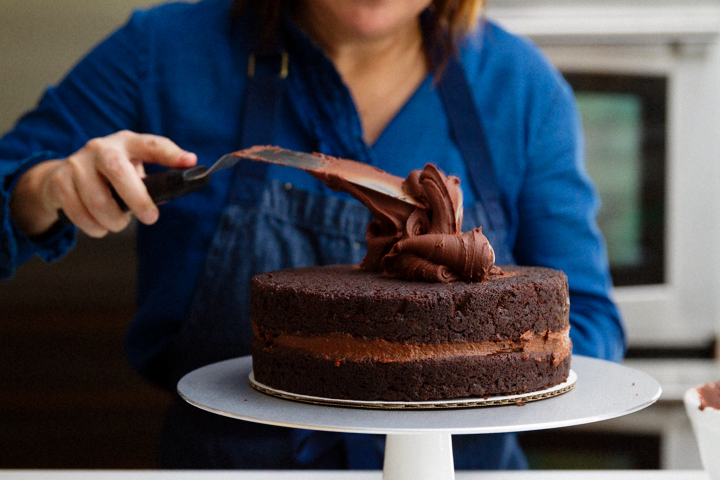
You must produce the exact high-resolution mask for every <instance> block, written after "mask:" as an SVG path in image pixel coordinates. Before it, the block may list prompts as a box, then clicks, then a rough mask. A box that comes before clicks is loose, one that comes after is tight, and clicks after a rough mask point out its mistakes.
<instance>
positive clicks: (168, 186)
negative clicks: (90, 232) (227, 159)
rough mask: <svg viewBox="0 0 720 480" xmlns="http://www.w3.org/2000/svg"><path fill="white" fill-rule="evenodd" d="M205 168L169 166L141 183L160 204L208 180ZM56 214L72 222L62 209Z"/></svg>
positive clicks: (121, 203)
mask: <svg viewBox="0 0 720 480" xmlns="http://www.w3.org/2000/svg"><path fill="white" fill-rule="evenodd" d="M207 169H208V168H207V167H206V166H205V165H197V166H195V167H192V168H184V169H179V168H171V169H168V170H163V171H161V172H157V173H153V174H150V175H148V176H146V177H145V178H143V183H145V187H147V190H148V193H149V194H150V197H151V198H152V199H153V201H154V202H155V204H157V205H160V204H162V203H165V202H167V201H169V200H172V199H173V198H178V197H182V196H183V195H187V194H188V193H192V192H194V191H195V190H197V189H199V188H200V187H202V186H204V185H206V184H207V183H208V182H209V181H210V175H204V173H205V172H206V171H207ZM110 193H111V194H112V196H113V198H114V199H115V201H116V202H117V204H118V206H119V207H120V210H122V211H123V212H127V211H128V206H127V205H126V204H125V202H124V201H123V199H122V198H120V196H119V195H118V194H117V192H116V191H115V189H114V188H112V186H111V187H110ZM58 216H59V217H60V219H59V222H60V223H61V224H63V225H70V224H72V222H71V221H70V219H69V218H68V217H67V215H65V212H63V211H62V209H61V210H58Z"/></svg>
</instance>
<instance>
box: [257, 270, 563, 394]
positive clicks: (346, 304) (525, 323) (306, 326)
mask: <svg viewBox="0 0 720 480" xmlns="http://www.w3.org/2000/svg"><path fill="white" fill-rule="evenodd" d="M504 268H506V269H507V270H508V271H510V272H512V273H513V276H512V277H509V278H495V279H492V280H489V281H486V282H482V283H463V282H456V283H452V284H431V283H420V282H409V281H404V280H394V279H388V278H384V277H382V276H381V275H380V274H377V273H374V272H367V271H362V270H357V269H356V268H354V267H352V266H329V267H308V268H301V269H289V270H283V271H280V272H273V273H269V274H262V275H258V276H257V277H256V278H255V279H253V283H252V288H253V290H252V297H251V298H252V305H251V321H252V323H253V328H254V330H255V339H254V341H253V349H252V350H253V352H252V353H253V369H254V372H255V378H256V379H257V380H258V381H259V382H261V383H264V384H266V385H268V386H270V387H273V388H277V389H280V390H286V391H290V392H294V393H299V394H305V395H315V396H322V397H328V398H346V399H356V400H388V401H391V400H403V401H416V400H434V399H445V398H458V397H465V396H480V397H483V396H490V395H502V394H516V393H527V392H531V391H537V390H543V389H545V388H548V387H550V386H553V385H556V384H558V383H561V382H563V381H564V380H565V379H566V378H567V375H568V373H569V369H570V352H571V348H572V346H571V343H570V339H569V302H568V291H567V279H566V277H565V275H564V274H563V273H562V272H559V271H556V270H550V269H544V268H537V267H504ZM361 385H362V387H360V386H361Z"/></svg>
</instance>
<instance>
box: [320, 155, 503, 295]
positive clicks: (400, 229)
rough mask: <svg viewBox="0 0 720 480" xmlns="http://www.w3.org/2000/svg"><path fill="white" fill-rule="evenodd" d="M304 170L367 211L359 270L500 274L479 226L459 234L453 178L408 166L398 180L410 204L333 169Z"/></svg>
mask: <svg viewBox="0 0 720 480" xmlns="http://www.w3.org/2000/svg"><path fill="white" fill-rule="evenodd" d="M308 172H309V173H310V174H312V175H313V176H314V177H316V178H317V179H318V180H320V181H322V182H323V183H325V184H326V185H327V186H328V187H330V188H331V189H333V190H336V191H337V190H339V191H345V192H348V193H349V194H350V195H352V196H353V197H355V198H356V199H358V200H359V201H360V202H361V203H362V204H363V205H365V206H366V207H367V208H368V209H369V210H370V211H371V212H372V214H373V217H374V218H373V220H372V221H371V222H370V224H369V225H368V227H367V232H366V235H365V239H366V242H367V246H368V249H367V254H366V255H365V258H363V260H362V262H361V264H360V268H363V269H365V270H371V271H380V272H383V274H385V275H387V276H390V277H398V278H406V279H409V280H420V281H427V282H452V281H458V280H463V281H484V280H486V279H488V278H490V277H495V276H504V275H505V274H504V273H503V271H502V270H501V269H500V268H498V267H496V266H494V263H495V253H494V251H493V249H492V247H491V246H490V243H489V242H488V240H487V238H485V236H484V235H483V234H482V230H481V229H480V228H476V229H475V230H472V231H470V232H465V233H462V232H461V229H462V219H463V207H462V201H463V198H462V190H460V180H459V179H458V178H457V177H455V176H445V175H444V174H443V173H441V172H440V171H439V170H438V169H437V168H436V167H435V166H434V165H431V164H427V165H426V166H425V168H423V169H422V170H413V171H412V172H410V175H408V177H407V179H406V180H405V181H404V182H403V183H402V190H403V192H405V193H407V194H408V195H409V196H411V197H412V198H414V199H415V200H417V201H418V203H419V204H420V206H413V205H409V204H408V203H405V202H402V201H399V200H398V199H395V198H392V197H389V196H387V195H383V194H381V193H378V192H375V191H373V190H370V189H366V188H363V187H361V186H358V185H355V184H352V183H350V182H348V181H346V180H345V179H344V178H343V176H342V172H341V171H338V170H337V169H336V170H333V171H330V170H329V169H328V170H326V171H325V170H323V171H318V170H315V171H308ZM382 173H385V172H382Z"/></svg>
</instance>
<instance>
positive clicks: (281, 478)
mask: <svg viewBox="0 0 720 480" xmlns="http://www.w3.org/2000/svg"><path fill="white" fill-rule="evenodd" d="M455 476H456V478H457V480H709V477H708V476H707V474H706V473H705V472H703V471H701V470H592V471H591V470H562V471H560V470H552V471H529V472H457V473H456V475H455ZM0 479H1V480H90V479H93V480H382V472H381V471H378V470H375V471H365V472H363V471H352V472H347V471H268V470H266V471H253V470H247V471H242V470H236V471H212V472H210V471H166V470H165V471H161V470H152V471H143V470H0Z"/></svg>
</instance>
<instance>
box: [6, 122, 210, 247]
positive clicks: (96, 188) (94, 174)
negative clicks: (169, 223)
mask: <svg viewBox="0 0 720 480" xmlns="http://www.w3.org/2000/svg"><path fill="white" fill-rule="evenodd" d="M144 163H157V164H160V165H164V166H166V167H173V168H188V167H192V166H194V165H195V164H196V163H197V157H196V156H195V154H193V153H189V152H186V151H185V150H183V149H181V148H180V147H178V146H177V145H176V144H175V143H173V142H172V141H171V140H169V139H167V138H164V137H159V136H156V135H148V134H138V133H133V132H129V131H122V132H118V133H114V134H112V135H109V136H107V137H103V138H95V139H93V140H90V141H89V142H87V144H85V146H84V147H83V148H81V149H80V150H78V151H77V152H75V153H74V154H72V155H70V156H69V157H68V158H66V159H64V160H49V161H47V162H43V163H40V164H38V165H36V166H34V167H32V168H31V169H29V170H28V171H27V172H25V173H24V174H23V175H22V176H21V177H20V179H19V180H18V183H17V185H16V187H15V189H14V191H13V194H12V198H11V200H10V213H11V215H12V217H13V219H14V220H15V222H16V224H17V225H18V227H19V228H20V229H21V230H22V231H23V232H24V233H25V234H26V235H28V236H30V237H33V236H38V235H41V234H43V233H45V232H46V231H47V230H48V229H50V227H51V226H52V225H53V224H54V223H55V222H57V221H58V210H60V209H62V210H63V211H64V212H65V215H67V217H68V218H69V219H70V220H71V221H72V222H73V223H74V224H75V225H77V227H78V228H79V229H80V230H82V231H83V232H85V233H86V234H88V235H89V236H91V237H96V238H97V237H103V236H105V235H106V234H107V233H108V232H119V231H121V230H123V229H124V228H125V227H127V225H128V224H129V223H130V218H131V217H130V213H125V212H122V211H121V210H120V207H119V206H118V204H117V202H116V201H115V200H114V199H113V197H112V194H111V193H110V188H109V186H108V184H111V185H112V187H113V188H114V189H115V191H116V192H117V194H118V195H119V196H120V198H122V199H123V200H124V201H125V203H126V204H127V206H128V208H129V211H130V212H131V213H133V214H134V215H135V216H136V217H137V218H138V220H140V221H141V222H143V223H145V224H147V225H150V224H152V223H155V222H156V221H157V219H158V209H157V206H156V205H155V203H154V202H153V201H152V199H151V198H150V195H149V194H148V192H147V189H146V188H145V184H144V183H143V181H142V178H143V177H144V176H145V169H144V167H143V164H144Z"/></svg>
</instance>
